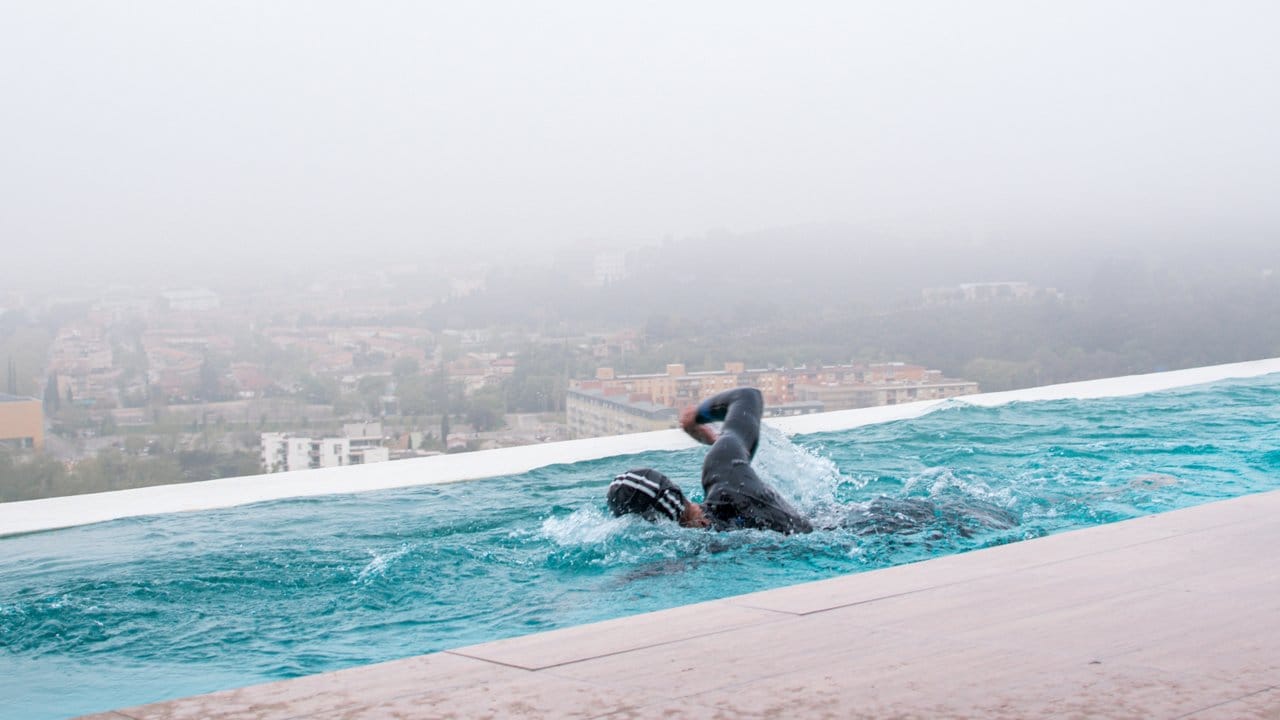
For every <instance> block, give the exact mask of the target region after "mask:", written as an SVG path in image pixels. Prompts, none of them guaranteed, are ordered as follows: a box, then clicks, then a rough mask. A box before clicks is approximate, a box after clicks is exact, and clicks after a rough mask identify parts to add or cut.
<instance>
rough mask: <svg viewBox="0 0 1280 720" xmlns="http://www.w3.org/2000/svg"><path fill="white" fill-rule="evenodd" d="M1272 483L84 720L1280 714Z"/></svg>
mask: <svg viewBox="0 0 1280 720" xmlns="http://www.w3.org/2000/svg"><path fill="white" fill-rule="evenodd" d="M1278 517H1280V492H1272V493H1266V494H1262V495H1253V496H1249V497H1245V498H1238V499H1235V500H1228V501H1224V502H1218V503H1213V504H1209V505H1203V506H1200V507H1196V508H1190V509H1187V510H1180V511H1176V512H1171V513H1166V514H1162V515H1155V516H1151V517H1146V518H1141V519H1137V520H1132V521H1129V522H1124V523H1117V524H1114V525H1107V526H1102V527H1097V528H1091V529H1088V530H1081V531H1076V532H1071V533H1064V534H1062V535H1056V536H1053V537H1048V538H1042V539H1038V540H1032V541H1028V542H1022V543H1017V544H1014V545H1007V546H1003V547H998V548H993V549H990V550H984V551H981V552H974V553H968V554H965V555H955V556H951V557H946V558H942V559H938V560H931V561H928V562H923V563H917V564H914V565H906V566H901V567H896V568H890V569H886V570H880V571H876V572H870V573H863V574H860V575H851V576H846V577H841V578H836V579H833V580H827V581H823V582H817V583H810V584H807V585H797V586H793V587H788V588H782V589H778V590H771V591H768V592H761V593H755V594H751V595H742V596H739V597H733V598H727V599H724V600H719V601H715V602H709V603H702V604H698V605H689V606H685V607H680V608H675V609H672V610H667V611H663V612H657V613H651V614H648V615H641V616H637V617H632V618H624V619H620V620H613V621H609V622H604V623H598V624H595V625H586V626H582V627H575V628H569V629H565V630H559V631H556V632H550V633H545V634H541V635H531V636H528V637H523V638H516V639H513V640H505V641H500V642H494V643H487V644H484V645H476V646H472V647H466V648H459V649H456V650H452V651H449V652H442V653H437V654H434V655H425V656H422V657H416V658H410V659H407V660H400V661H396V662H389V663H383V664H380V665H371V666H366V667H359V668H353V669H350V670H344V671H341V672H335V673H329V674H326V675H318V676H313V677H307V678H299V679H296V680H290V681H286V682H280V683H273V684H268V685H259V686H255V687H250V688H244V689H240V690H231V691H226V692H220V693H214V694H211V695H204V696H200V697H194V698H186V699H183V700H176V701H172V702H165V703H157V704H154V705H147V706H143V707H136V708H128V709H124V710H119V711H117V712H114V713H104V714H99V715H95V716H92V717H93V718H94V719H95V720H125V719H126V718H132V719H135V720H153V719H155V720H159V719H161V718H165V719H177V718H192V719H193V720H194V719H204V718H261V719H264V720H265V719H269V718H272V719H274V718H320V719H325V720H329V719H333V720H336V719H337V718H507V717H554V718H561V717H581V718H590V717H610V718H700V719H703V718H752V717H783V718H791V717H800V718H859V717H866V718H942V717H980V718H1032V717H1055V718H1112V717H1115V718H1196V719H1198V720H1203V719H1208V718H1224V719H1225V718H1232V719H1236V718H1280V567H1277V562H1276V560H1275V556H1274V555H1273V554H1272V553H1273V552H1275V549H1276V548H1278V547H1280V521H1278V520H1277V518H1278Z"/></svg>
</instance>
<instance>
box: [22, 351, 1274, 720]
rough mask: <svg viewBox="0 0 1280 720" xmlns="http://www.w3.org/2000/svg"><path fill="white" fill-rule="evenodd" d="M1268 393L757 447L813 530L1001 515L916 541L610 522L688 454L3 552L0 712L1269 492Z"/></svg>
mask: <svg viewBox="0 0 1280 720" xmlns="http://www.w3.org/2000/svg"><path fill="white" fill-rule="evenodd" d="M1278 427H1280V375H1270V376H1264V377H1261V378H1255V379H1251V380H1238V381H1224V382H1219V383H1214V384H1211V385H1204V386H1197V387H1193V388H1185V389H1181V390H1175V391H1168V392H1161V393H1153V394H1150V395H1143V396H1137V397H1127V398H1112V399H1101V400H1088V401H1081V400H1067V401H1050V402H1034V403H1032V402H1023V403H1013V404H1009V405H1003V406H1000V407H995V408H980V407H973V406H968V405H964V404H961V403H956V404H954V405H947V406H944V407H942V408H941V409H939V410H936V411H934V412H932V413H930V414H928V415H925V416H923V417H919V418H915V419H912V420H904V421H898V422H891V423H885V424H881V425H874V426H868V427H862V428H858V429H855V430H848V431H842V432H836V433H823V434H814V435H805V436H797V437H793V438H789V439H788V438H785V437H783V436H782V435H781V434H779V433H777V432H776V431H769V432H767V433H766V436H765V438H764V440H763V441H762V445H761V449H760V451H759V455H758V456H757V461H756V465H757V468H758V470H759V471H760V474H761V475H762V476H763V477H765V478H766V479H767V480H769V481H771V482H772V483H774V484H775V486H777V487H778V488H779V489H780V490H781V491H782V492H783V493H784V494H785V495H787V496H788V497H790V498H791V499H792V500H793V501H794V502H795V504H796V505H797V506H799V507H800V508H802V509H803V510H805V511H806V512H807V513H808V514H810V515H811V516H813V517H814V518H815V519H816V520H817V521H818V522H817V524H819V525H823V524H826V525H832V526H838V525H839V522H840V520H841V519H842V518H844V517H846V516H848V515H849V514H850V512H851V510H852V511H856V510H857V508H859V507H863V506H865V504H866V503H867V502H869V501H871V500H872V499H873V498H876V497H878V496H889V497H892V498H925V499H931V500H933V501H935V502H936V503H938V505H939V506H940V507H942V506H948V505H959V506H965V505H972V506H985V507H990V506H996V507H998V508H999V509H1001V510H1003V511H1006V512H1007V513H1009V514H1012V515H1013V516H1014V517H1015V518H1016V519H1017V520H1018V521H1019V524H1018V525H1017V526H1015V527H1012V528H1009V527H992V526H986V525H983V524H981V523H973V522H963V521H956V520H955V519H954V518H951V519H948V518H946V517H940V518H938V519H937V520H936V521H934V522H933V523H931V524H929V525H927V526H925V527H923V528H914V529H912V530H911V531H910V532H901V533H885V534H865V533H862V534H860V533H858V532H855V531H854V530H851V529H831V530H821V531H818V532H815V533H813V534H811V535H804V536H791V537H783V536H780V535H776V534H772V533H765V532H755V531H740V532H734V533H721V534H715V533H708V532H705V531H698V530H684V529H680V528H677V527H674V526H672V525H669V524H668V525H649V524H647V523H644V522H643V521H637V520H634V519H630V518H628V519H615V518H612V517H609V516H608V515H607V514H606V512H605V507H604V501H603V491H604V487H605V485H606V484H607V482H608V480H609V478H610V477H611V476H612V475H613V474H615V473H616V472H619V471H621V470H624V469H627V468H629V467H635V466H641V465H649V466H653V467H657V468H659V469H661V470H663V471H664V472H666V473H667V474H668V475H670V476H671V477H672V479H673V480H675V481H676V482H678V483H680V484H681V485H682V486H683V487H684V488H685V489H686V491H692V493H693V494H694V495H695V498H696V497H697V496H698V495H700V491H699V488H698V475H699V470H700V465H701V458H702V454H703V450H701V449H696V450H686V451H678V452H655V453H646V454H642V455H633V456H627V457H617V458H610V459H606V460H597V461H591V462H583V463H576V464H572V465H557V466H552V467H547V468H543V469H540V470H536V471H533V472H529V473H525V474H521V475H516V476H508V477H502V478H494V479H490V480H481V481H475V482H467V483H457V484H451V485H435V486H425V487H417V488H412V489H403V490H394V491H379V492H369V493H362V494H353V495H343V496H328V497H320V498H308V499H295V500H282V501H276V502H270V503H261V504H257V505H249V506H243V507H238V508H231V509H226V510H215V511H207V512H201V513H186V514H172V515H159V516H150V517H141V518H131V519H125V520H117V521H112V522H107V523H100V524H97V525H89V526H83V527H76V528H71V529H66V530H58V531H53V532H43V533H33V534H29V535H20V536H14V537H9V538H2V539H0V698H3V699H4V700H3V711H2V712H0V714H3V716H4V717H6V718H8V717H14V718H62V717H67V716H71V715H76V714H80V713H87V712H93V711H99V710H106V709H111V708H116V707H123V706H129V705H135V704H140V703H146V702H152V701H156V700H162V699H166V698H173V697H180V696H185V695H192V694H196V693H202V692H208V691H213V690H218V689H223V688H229V687H236V686H241V685H248V684H252V683H257V682H263V681H268V680H278V679H282V678H287V677H293V676H297V675H303V674H310V673H318V672H323V671H327V670H335V669H338V668H343V667H349V666H353V665H361V664H366V663H372V662H378V661H383V660H389V659H393V658H400V657H405V656H410V655H417V654H421V653H427V652H432V651H435V650H442V649H446V648H450V647H457V646H460V645H466V644H471V643H477V642H483V641H488V640H494V639H498V638H503V637H510V636H515V635H521V634H526V633H530V632H537V631H541V630H548V629H552V628H559V627H565V626H569V625H577V624H581V623H586V622H592V621H596V620H603V619H607V618H613V617H619V616H623V615H631V614H635V613H641V612H647V611H651V610H658V609H661V608H667V607H671V606H675V605H683V604H687V603H692V602H698V601H703V600H709V599H714V598H720V597H725V596H729V595H736V594H740V593H745V592H752V591H756V590H763V589H767V588H772V587H778V586H782V585H791V584H796V583H801V582H806V581H810V580H818V579H823V578H828V577H832V576H835V575H840V574H846V573H852V572H860V571H864V570H869V569H874V568H881V567H886V566H890V565H897V564H901V563H907V562H913V561H916V560H922V559H926V558H931V557H938V556H942V555H947V554H951V553H955V552H962V551H966V550H971V549H974V548H981V547H987V546H991V545H995V544H1000V543H1008V542H1016V541H1018V540H1022V539H1025V538H1030V537H1037V536H1041V535H1046V534H1049V533H1055V532H1060V531H1063V530H1069V529H1075V528H1082V527H1087V526H1091V525H1097V524H1101V523H1107V522H1113V521H1117V520H1123V519H1128V518H1133V517H1137V516H1140V515H1145V514H1149V513H1154V512H1162V511H1166V510H1171V509H1174V508H1179V507H1186V506H1190V505H1196V504H1199V503H1204V502H1209V501H1212V500H1216V499H1222V498H1228V497H1234V496H1238V495H1244V494H1248V493H1254V492H1260V491H1264V490H1271V489H1276V488H1280V440H1278V439H1277V438H1280V433H1278V432H1277V428H1278Z"/></svg>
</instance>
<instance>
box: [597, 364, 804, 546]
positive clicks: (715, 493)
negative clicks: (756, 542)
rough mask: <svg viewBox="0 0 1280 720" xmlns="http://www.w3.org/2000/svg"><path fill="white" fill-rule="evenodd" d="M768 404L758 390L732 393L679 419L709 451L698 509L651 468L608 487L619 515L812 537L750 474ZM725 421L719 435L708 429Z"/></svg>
mask: <svg viewBox="0 0 1280 720" xmlns="http://www.w3.org/2000/svg"><path fill="white" fill-rule="evenodd" d="M763 414H764V398H763V397H762V396H761V395H760V391H759V390H756V389H755V388H749V387H740V388H736V389H734V390H727V391H725V392H722V393H720V394H719V395H716V396H714V397H712V398H709V399H707V400H704V401H703V402H702V403H701V404H700V405H697V406H693V405H691V406H689V407H687V408H685V409H684V411H683V412H681V414H680V428H681V429H682V430H684V431H685V432H686V433H688V434H689V436H690V437H692V438H693V439H694V440H697V441H698V442H700V443H703V444H704V445H710V446H711V449H710V450H709V451H707V456H706V458H705V459H704V460H703V462H702V492H703V497H704V498H706V500H705V501H704V502H703V503H702V504H701V505H699V504H697V503H694V502H691V501H690V500H688V499H687V498H686V497H685V495H684V492H683V491H682V490H681V489H680V488H679V487H678V486H677V485H676V484H675V483H673V482H671V480H670V479H669V478H668V477H667V476H666V475H663V474H662V473H660V472H658V471H657V470H654V469H652V468H637V469H635V470H628V471H627V472H625V473H622V474H621V475H619V476H618V477H616V478H614V480H613V482H612V483H610V485H609V492H608V501H609V509H610V510H612V511H613V514H614V515H619V516H620V515H626V514H631V513H634V514H637V515H640V516H641V517H644V518H646V519H648V520H657V519H660V518H667V519H669V520H675V521H676V522H678V523H680V525H682V526H684V527H698V528H705V527H711V528H715V529H717V530H729V529H734V528H756V529H760V530H774V531H776V532H780V533H784V534H788V535H789V534H791V533H807V532H810V531H812V530H813V526H812V525H811V524H810V523H809V521H808V520H807V519H805V518H804V516H802V515H801V514H800V513H799V512H797V511H796V510H795V508H793V507H791V505H790V503H788V502H787V501H786V500H785V499H783V497H782V496H781V495H779V494H778V492H777V491H776V490H774V489H773V488H771V487H769V486H768V485H766V484H765V482H764V481H763V480H761V479H760V477H759V476H758V475H756V473H755V471H754V470H752V469H751V461H752V459H754V458H755V454H756V445H757V444H758V443H759V440H760V418H761V416H762V415H763ZM720 421H723V423H724V424H723V425H722V426H721V429H720V433H719V435H717V434H716V432H715V430H713V429H712V428H710V427H709V426H708V425H707V424H708V423H712V422H720Z"/></svg>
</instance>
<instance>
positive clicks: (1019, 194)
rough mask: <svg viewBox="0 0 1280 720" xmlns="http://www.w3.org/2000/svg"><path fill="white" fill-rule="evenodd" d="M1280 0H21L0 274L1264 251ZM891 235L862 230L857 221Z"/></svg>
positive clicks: (9, 24)
mask: <svg viewBox="0 0 1280 720" xmlns="http://www.w3.org/2000/svg"><path fill="white" fill-rule="evenodd" d="M1278 21H1280V8H1278V7H1277V6H1276V5H1275V4H1273V3H1268V2H1219V3H1204V2H1168V1H1167V0H1159V1H1152V2H1125V3H1114V2H1071V3H1066V2H1027V1H1025V0H1016V1H1011V2H981V3H954V2H910V3H847V2H814V3H807V4H801V5H795V4H786V3H757V2H708V3H687V2H655V3H605V2H555V3H527V2H483V3H415V2H399V3H391V2H387V3H333V2H323V3H319V2H274V3H262V2H225V1H223V0H219V1H217V2H181V3H173V2H134V3H98V2H48V3H43V2H41V3H37V2H27V3H8V4H7V6H6V8H5V12H4V22H3V24H0V86H2V87H3V103H4V107H3V112H0V158H2V160H0V238H3V242H4V246H5V248H6V250H5V252H4V258H3V259H2V260H0V267H2V268H3V269H2V270H0V282H6V283H11V284H15V285H16V284H28V283H43V282H54V281H56V280H58V279H63V280H65V279H66V278H67V277H68V276H69V275H75V276H76V277H77V278H83V277H85V273H86V272H88V273H90V274H93V273H106V274H112V273H120V274H135V275H136V274H139V272H143V273H145V274H146V275H148V276H149V277H152V278H155V277H157V276H159V277H161V278H163V277H165V276H172V277H174V278H175V279H178V278H179V276H183V277H184V278H186V277H189V276H194V277H197V278H198V276H199V273H200V272H202V271H206V272H212V268H215V267H236V268H239V269H241V270H243V271H246V272H247V271H263V272H269V271H270V269H271V267H272V266H277V267H278V266H280V265H281V264H288V263H290V262H295V261H296V262H303V261H307V262H313V263H317V262H318V264H319V265H321V266H323V265H325V264H326V263H328V262H330V261H332V264H334V265H337V264H339V261H340V260H341V261H346V259H348V258H353V257H359V258H364V259H366V260H367V261H373V262H394V261H396V260H398V259H401V258H412V259H422V260H427V261H430V260H431V259H433V258H442V257H457V256H463V257H479V258H488V259H491V260H506V259H510V258H512V257H537V256H540V255H545V254H547V253H549V252H550V250H551V249H553V248H557V247H562V246H564V245H566V244H571V243H576V242H582V241H584V240H586V241H592V242H597V243H605V244H609V245H612V246H616V247H630V246H638V245H643V244H652V243H657V242H660V241H663V240H667V241H670V240H672V239H675V240H676V241H677V242H681V241H683V242H697V239H698V238H701V237H704V236H705V235H706V234H707V233H708V232H716V231H719V232H723V231H727V232H729V233H754V232H760V231H767V230H768V229H770V228H794V227H797V226H803V225H806V224H815V225H819V226H823V227H844V228H849V229H850V230H849V232H848V233H846V235H845V237H847V238H851V239H850V240H849V241H848V243H847V244H848V245H849V247H848V252H849V253H850V254H856V253H857V252H858V247H857V245H858V238H859V237H861V235H859V233H860V232H862V231H863V230H865V231H866V232H867V233H869V234H874V235H875V236H876V237H886V236H887V237H892V238H908V239H915V240H923V241H927V242H933V243H941V244H945V243H954V242H965V243H973V242H979V243H981V242H998V243H1003V244H1004V245H1005V246H1009V247H1018V248H1020V252H1026V253H1031V254H1032V255H1034V254H1035V252H1037V251H1038V250H1039V249H1042V248H1053V247H1059V246H1060V245H1061V244H1062V243H1079V244H1081V245H1082V246H1083V245H1090V244H1092V243H1094V242H1098V243H1101V242H1106V243H1122V244H1136V245H1138V246H1143V247H1158V244H1159V243H1162V242H1167V241H1168V239H1169V238H1170V237H1173V236H1177V237H1181V238H1185V239H1187V241H1188V242H1203V243H1220V242H1223V241H1224V240H1231V241H1236V242H1245V243H1252V244H1254V245H1257V246H1265V245H1266V244H1267V243H1274V238H1275V232H1276V229H1277V227H1280V223H1278V222H1277V221H1278V220H1280V218H1278V217H1277V216H1278V214H1280V211H1278V210H1277V204H1276V202H1275V198H1276V197H1277V194H1278V193H1277V191H1278V190H1280V140H1277V133H1276V132H1275V128H1276V127H1278V126H1280V83H1277V82H1276V78H1277V77H1280V50H1278V49H1277V45H1276V43H1275V28H1276V27H1278V26H1280V23H1278ZM868 236H870V235H868Z"/></svg>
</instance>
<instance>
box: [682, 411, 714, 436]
mask: <svg viewBox="0 0 1280 720" xmlns="http://www.w3.org/2000/svg"><path fill="white" fill-rule="evenodd" d="M702 423H703V421H700V420H699V418H698V406H697V405H690V406H689V407H687V408H685V409H684V410H681V411H680V429H681V430H684V431H685V432H686V433H688V434H689V437H691V438H693V439H694V440H697V441H698V442H700V443H702V444H703V445H711V444H713V443H715V441H716V431H715V430H712V429H711V427H710V426H709V425H704V424H702Z"/></svg>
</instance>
